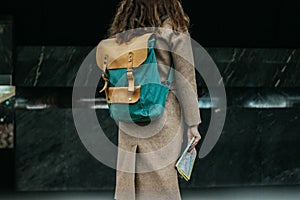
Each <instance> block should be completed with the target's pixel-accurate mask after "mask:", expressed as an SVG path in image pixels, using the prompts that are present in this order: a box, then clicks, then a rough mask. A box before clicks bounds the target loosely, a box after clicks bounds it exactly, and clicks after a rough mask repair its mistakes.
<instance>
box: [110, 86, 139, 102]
mask: <svg viewBox="0 0 300 200" xmlns="http://www.w3.org/2000/svg"><path fill="white" fill-rule="evenodd" d="M140 88H141V86H135V87H134V92H133V93H131V92H128V87H109V88H108V94H107V96H106V101H107V103H136V102H137V101H138V100H139V99H140Z"/></svg>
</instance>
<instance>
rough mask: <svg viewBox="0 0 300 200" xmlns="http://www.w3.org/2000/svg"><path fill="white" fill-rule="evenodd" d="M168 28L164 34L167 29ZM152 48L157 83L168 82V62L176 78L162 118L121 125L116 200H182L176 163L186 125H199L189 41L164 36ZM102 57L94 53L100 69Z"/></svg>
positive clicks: (161, 35)
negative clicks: (157, 78) (154, 55)
mask: <svg viewBox="0 0 300 200" xmlns="http://www.w3.org/2000/svg"><path fill="white" fill-rule="evenodd" d="M167 22H168V21H167V20H166V23H165V27H166V28H168V27H170V26H169V24H168V23H167ZM187 34H188V33H187ZM155 45H156V57H157V61H158V63H159V66H158V67H159V73H160V76H161V80H162V81H164V80H165V79H166V77H167V74H168V70H169V68H168V67H166V66H170V63H171V61H173V64H174V68H175V70H176V71H177V72H179V73H178V74H177V73H175V77H174V78H175V79H174V81H173V84H172V91H170V92H169V96H168V98H167V101H166V107H165V111H164V114H163V117H161V118H160V119H159V120H157V121H155V122H153V123H151V124H149V125H148V126H139V125H137V124H134V123H124V122H120V123H119V131H118V145H119V151H118V161H117V167H118V169H119V170H117V172H116V188H115V196H114V198H115V199H118V200H124V199H130V200H134V199H142V200H146V199H151V200H154V199H162V200H164V199H170V200H179V199H181V195H180V190H179V184H178V174H177V171H176V168H175V163H176V160H177V158H178V157H179V156H180V152H181V145H182V141H183V136H184V125H188V126H192V125H198V124H200V123H201V118H200V112H199V108H198V96H197V87H196V79H195V68H194V66H193V58H192V54H191V53H192V51H191V44H190V41H189V40H187V39H186V38H185V37H182V36H179V35H177V34H175V33H174V32H173V31H166V32H165V31H163V32H161V33H159V34H157V36H156V44H155ZM162 49H164V50H162ZM178 49H180V50H182V51H177V50H178ZM167 50H169V51H167ZM172 51H173V52H174V51H177V52H179V53H180V54H181V55H177V54H176V53H172ZM100 54H101V51H99V50H98V51H97V63H98V65H100V63H101V60H100V59H99V57H100V56H101V55H100ZM182 54H184V55H182ZM182 57H185V58H187V59H189V60H190V62H188V61H187V60H185V59H183V58H182ZM129 152H131V153H129Z"/></svg>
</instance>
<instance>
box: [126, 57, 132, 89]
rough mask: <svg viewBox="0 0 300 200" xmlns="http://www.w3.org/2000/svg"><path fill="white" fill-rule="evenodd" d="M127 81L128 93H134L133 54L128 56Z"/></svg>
mask: <svg viewBox="0 0 300 200" xmlns="http://www.w3.org/2000/svg"><path fill="white" fill-rule="evenodd" d="M126 75H127V81H128V92H130V93H133V92H134V76H133V53H132V52H129V54H128V65H127V71H126Z"/></svg>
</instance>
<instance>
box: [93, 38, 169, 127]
mask: <svg viewBox="0 0 300 200" xmlns="http://www.w3.org/2000/svg"><path fill="white" fill-rule="evenodd" d="M155 40H156V38H155V34H144V35H142V36H138V37H135V38H133V39H131V40H130V41H129V42H128V43H125V44H117V42H116V39H115V38H110V39H105V40H102V41H101V42H100V43H99V45H98V47H97V52H96V55H97V56H96V58H97V64H98V66H99V67H100V68H101V70H102V72H103V73H102V78H103V80H104V81H105V82H104V83H105V84H104V87H103V88H102V90H101V91H100V93H101V92H102V91H105V96H106V102H107V104H108V107H109V114H110V117H112V118H113V119H115V120H117V121H123V122H136V123H137V122H151V121H154V120H157V119H159V118H160V117H161V116H162V115H163V112H164V109H165V103H166V99H167V97H168V93H169V89H170V84H171V82H172V79H173V70H174V69H173V66H171V67H170V70H169V74H168V78H167V80H166V82H164V83H162V82H161V80H160V75H159V72H158V64H157V60H156V56H155V51H154V45H155Z"/></svg>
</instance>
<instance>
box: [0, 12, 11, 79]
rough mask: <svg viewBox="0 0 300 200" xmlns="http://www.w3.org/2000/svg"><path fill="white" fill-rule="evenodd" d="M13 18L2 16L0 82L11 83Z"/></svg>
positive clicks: (0, 18)
mask: <svg viewBox="0 0 300 200" xmlns="http://www.w3.org/2000/svg"><path fill="white" fill-rule="evenodd" d="M12 50H13V49H12V19H11V17H10V16H0V84H2V85H3V84H11V74H12V72H13V66H12Z"/></svg>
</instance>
